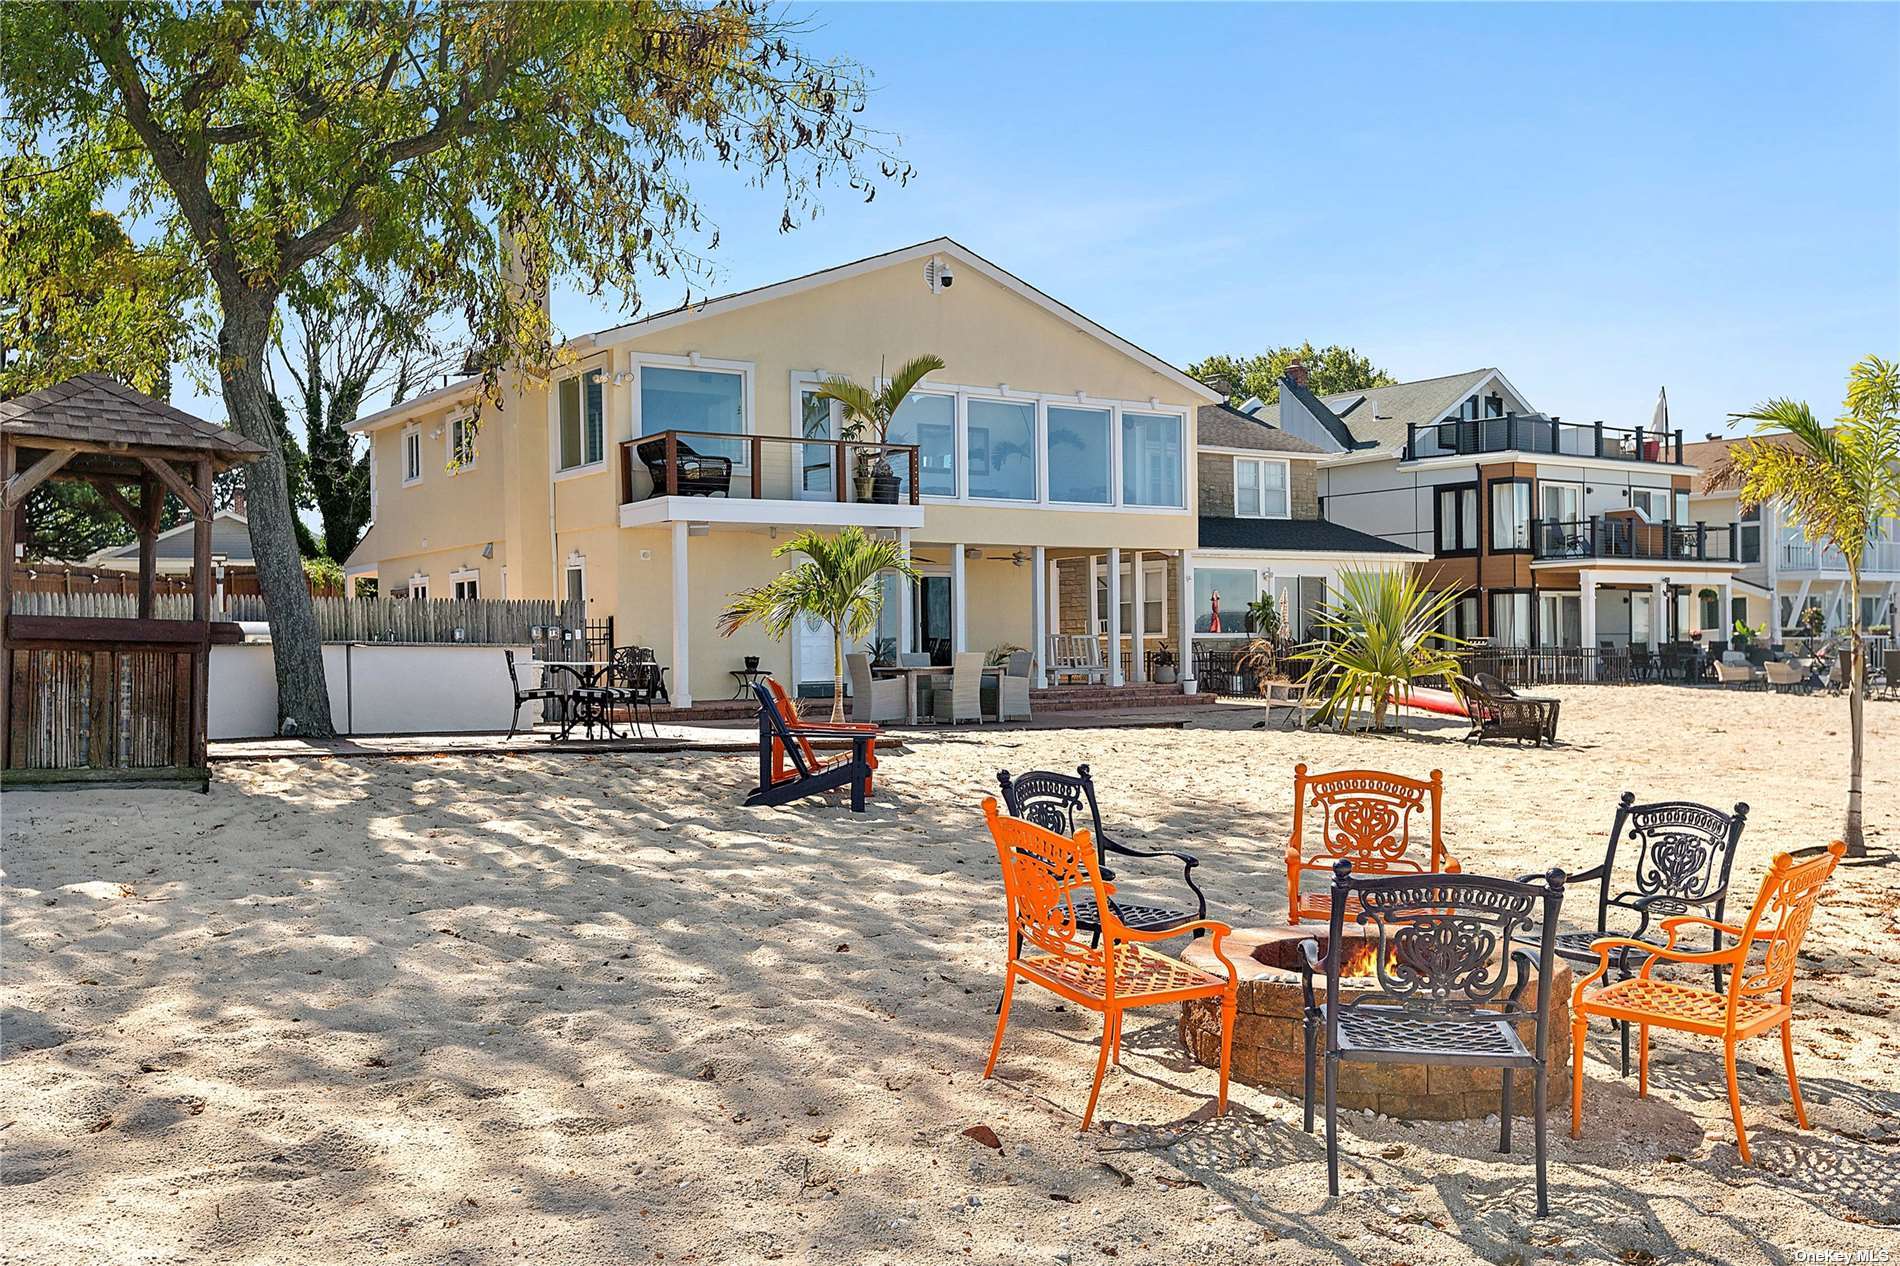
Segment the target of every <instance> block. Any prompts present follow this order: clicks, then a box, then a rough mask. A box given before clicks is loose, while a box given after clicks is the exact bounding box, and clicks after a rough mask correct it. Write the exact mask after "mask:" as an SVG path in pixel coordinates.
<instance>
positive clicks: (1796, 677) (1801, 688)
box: [1762, 659, 1809, 695]
mask: <svg viewBox="0 0 1900 1266" xmlns="http://www.w3.org/2000/svg"><path fill="white" fill-rule="evenodd" d="M1762 672H1763V673H1764V674H1766V676H1767V678H1768V686H1769V688H1770V689H1771V690H1774V691H1775V692H1776V693H1778V694H1784V695H1785V694H1806V693H1808V690H1809V685H1808V674H1807V670H1806V669H1804V668H1802V667H1801V664H1800V662H1799V661H1797V660H1792V659H1771V660H1769V661H1768V662H1767V663H1766V664H1763V665H1762Z"/></svg>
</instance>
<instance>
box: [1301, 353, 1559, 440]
mask: <svg viewBox="0 0 1900 1266" xmlns="http://www.w3.org/2000/svg"><path fill="white" fill-rule="evenodd" d="M1494 375H1495V376H1498V377H1502V375H1499V374H1498V371H1497V370H1495V369H1470V370H1466V371H1465V372H1464V373H1461V374H1446V375H1444V376H1443V377H1439V378H1420V379H1418V380H1417V381H1414V382H1401V383H1394V384H1393V385H1392V386H1390V387H1367V388H1364V389H1363V390H1359V391H1340V392H1335V393H1333V394H1332V395H1326V396H1321V397H1319V399H1320V401H1321V402H1323V403H1324V404H1325V405H1326V407H1327V408H1329V409H1331V410H1332V412H1333V414H1334V415H1335V416H1336V417H1337V418H1338V419H1339V420H1340V421H1341V422H1343V423H1345V425H1346V426H1347V427H1348V428H1349V429H1350V430H1351V432H1352V434H1353V436H1354V437H1355V439H1356V440H1357V441H1358V443H1357V444H1354V445H1352V446H1351V447H1356V448H1366V447H1373V446H1376V447H1379V448H1402V447H1404V445H1405V428H1406V424H1407V423H1415V424H1417V425H1419V426H1425V425H1427V424H1428V423H1432V422H1436V421H1438V419H1440V418H1442V417H1444V416H1445V414H1446V413H1448V412H1450V411H1451V410H1452V409H1455V408H1457V407H1458V404H1459V402H1460V401H1462V400H1464V399H1465V398H1466V397H1468V396H1470V395H1471V393H1472V392H1474V391H1476V390H1478V389H1479V388H1481V387H1483V386H1484V385H1485V383H1486V382H1488V381H1489V380H1490V379H1491V378H1492V377H1493V376H1494ZM1506 385H1507V386H1508V385H1509V384H1506ZM1285 389H1286V388H1285V387H1284V386H1282V387H1281V390H1282V391H1284V390H1285ZM1511 394H1513V395H1517V393H1516V392H1515V391H1513V392H1512V393H1511ZM1519 398H1520V399H1522V397H1521V396H1520V397H1519ZM1527 403H1528V402H1527Z"/></svg>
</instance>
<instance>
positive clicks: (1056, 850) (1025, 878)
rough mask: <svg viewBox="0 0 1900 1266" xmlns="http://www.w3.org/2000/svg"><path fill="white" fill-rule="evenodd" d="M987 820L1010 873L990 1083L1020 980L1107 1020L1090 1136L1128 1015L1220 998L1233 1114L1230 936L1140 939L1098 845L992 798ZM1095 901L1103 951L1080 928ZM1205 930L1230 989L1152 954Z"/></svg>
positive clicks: (1215, 928)
mask: <svg viewBox="0 0 1900 1266" xmlns="http://www.w3.org/2000/svg"><path fill="white" fill-rule="evenodd" d="M983 814H984V816H985V817H987V818H988V819H989V824H990V836H991V838H993V839H994V840H995V841H996V853H997V856H998V857H999V858H1000V859H1001V860H1002V863H1003V892H1004V895H1005V897H1006V898H1007V901H1008V906H1009V935H1008V939H1007V941H1006V944H1007V945H1008V946H1009V969H1008V972H1007V974H1006V975H1005V976H1004V978H1003V1006H1002V1010H1001V1012H1000V1013H999V1014H998V1015H997V1017H996V1040H995V1041H994V1042H992V1043H991V1044H990V1058H989V1062H988V1063H987V1064H985V1065H983V1075H984V1076H985V1077H988V1076H989V1075H990V1073H991V1072H992V1071H994V1070H995V1068H996V1056H997V1054H998V1052H1000V1051H1001V1050H1002V1049H1003V1030H1004V1028H1006V1027H1007V1026H1008V1024H1009V1004H1010V998H1011V996H1012V995H1013V994H1014V992H1015V989H1016V981H1017V978H1018V977H1020V978H1022V979H1024V980H1027V981H1029V982H1030V983H1032V984H1037V985H1041V986H1042V987H1043V988H1044V989H1047V990H1049V991H1050V992H1051V993H1053V994H1056V995H1057V996H1058V997H1061V998H1066V999H1067V1000H1068V1001H1070V1002H1073V1003H1074V1004H1075V1005H1076V1006H1078V1007H1085V1008H1087V1009H1088V1010H1090V1011H1099V1012H1101V1014H1102V1051H1101V1054H1100V1056H1098V1057H1097V1059H1096V1061H1095V1084H1094V1085H1092V1086H1091V1087H1090V1088H1089V1102H1088V1107H1086V1108H1084V1109H1083V1110H1082V1129H1083V1131H1084V1132H1086V1131H1087V1130H1088V1128H1089V1122H1090V1121H1091V1120H1093V1119H1094V1117H1095V1099H1096V1096H1098V1095H1100V1094H1101V1093H1102V1076H1103V1074H1104V1073H1106V1072H1107V1071H1108V1061H1109V1060H1110V1059H1113V1060H1114V1061H1115V1063H1116V1064H1117V1065H1119V1064H1120V1063H1121V1047H1122V1015H1123V1013H1124V1012H1126V1011H1128V1010H1129V1009H1130V1008H1133V1007H1158V1006H1168V1005H1171V1004H1173V1003H1177V1002H1184V1001H1186V1000H1187V999H1189V998H1216V997H1217V998H1219V999H1220V1000H1221V1035H1220V1100H1219V1111H1220V1112H1222V1113H1225V1112H1226V1111H1227V1069H1228V1056H1229V1053H1230V1051H1231V1049H1232V1046H1233V1039H1234V1009H1235V1006H1236V1003H1237V1001H1238V989H1239V978H1238V976H1237V975H1236V973H1235V971H1234V965H1233V963H1232V962H1231V961H1229V959H1228V958H1227V956H1226V955H1225V954H1223V953H1221V948H1220V944H1221V938H1222V937H1224V936H1226V935H1227V934H1228V932H1229V931H1231V929H1230V928H1228V926H1227V925H1226V924H1224V923H1217V922H1215V921H1214V920H1212V919H1197V920H1195V921H1194V922H1192V923H1183V924H1181V925H1180V926H1179V927H1172V928H1167V929H1164V930H1161V931H1156V932H1136V931H1134V930H1132V929H1130V928H1128V927H1127V926H1125V925H1124V924H1123V923H1122V922H1121V920H1119V919H1117V918H1116V917H1115V914H1114V907H1113V906H1112V905H1110V904H1109V900H1108V897H1109V894H1110V893H1111V892H1113V891H1114V890H1115V889H1114V885H1113V884H1109V883H1105V882H1103V880H1102V875H1101V871H1100V870H1098V869H1097V868H1096V865H1095V844H1094V841H1093V840H1092V839H1091V838H1090V836H1089V833H1088V831H1086V830H1081V831H1077V832H1076V833H1075V835H1074V836H1073V837H1071V836H1066V835H1060V834H1057V833H1056V832H1054V831H1050V830H1046V829H1044V828H1043V827H1040V826H1037V825H1036V824H1035V823H1033V822H1026V821H1024V820H1023V819H1021V818H1013V817H1009V816H1008V815H1006V814H1002V813H999V812H998V811H997V807H996V797H994V796H986V797H985V798H984V800H983ZM1088 898H1093V899H1094V902H1095V909H1096V910H1098V911H1100V912H1101V929H1102V930H1101V943H1100V945H1098V946H1095V947H1091V946H1090V944H1089V941H1090V937H1089V935H1088V934H1087V933H1085V932H1083V931H1082V929H1081V928H1080V927H1079V926H1077V922H1076V905H1077V903H1078V902H1079V901H1083V900H1086V899H1088ZM1197 930H1200V931H1205V932H1206V933H1207V934H1208V935H1209V936H1210V937H1211V938H1212V940H1211V942H1210V948H1211V949H1212V950H1213V952H1214V956H1215V957H1216V958H1218V959H1220V961H1221V963H1222V965H1223V966H1225V967H1226V968H1227V979H1225V980H1222V979H1221V978H1220V977H1218V976H1214V975H1211V974H1209V973H1207V972H1204V971H1201V970H1199V969H1197V968H1194V967H1190V966H1188V965H1187V964H1186V963H1183V962H1181V961H1180V960H1178V959H1174V958H1170V957H1169V956H1168V955H1166V954H1163V953H1161V952H1160V951H1159V950H1155V949H1150V948H1149V943H1150V942H1153V941H1165V940H1167V939H1168V938H1169V937H1175V936H1182V935H1185V934H1187V933H1190V932H1194V931H1197Z"/></svg>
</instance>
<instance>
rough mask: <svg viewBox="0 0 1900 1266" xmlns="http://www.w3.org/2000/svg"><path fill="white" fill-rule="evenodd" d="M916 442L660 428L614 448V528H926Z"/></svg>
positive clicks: (920, 464)
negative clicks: (617, 455)
mask: <svg viewBox="0 0 1900 1266" xmlns="http://www.w3.org/2000/svg"><path fill="white" fill-rule="evenodd" d="M921 474H922V463H921V459H920V456H919V452H918V449H917V446H916V445H914V444H861V443H856V442H854V441H849V440H825V439H799V438H794V437H792V436H787V435H732V434H727V433H723V432H716V431H679V430H675V431H660V432H656V433H655V434H652V435H644V436H641V437H640V438H639V439H637V440H628V441H625V442H623V443H622V444H621V445H620V525H621V526H622V527H643V526H646V525H649V524H654V523H668V522H675V521H682V520H684V521H690V522H725V523H765V524H779V523H796V524H812V525H818V526H825V525H843V524H847V523H855V524H858V525H859V526H861V527H887V528H899V527H922V526H923V514H924V512H923V506H922V505H921V504H920V501H919V497H918V488H919V484H920V482H921Z"/></svg>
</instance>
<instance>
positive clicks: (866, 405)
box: [817, 353, 943, 505]
mask: <svg viewBox="0 0 1900 1266" xmlns="http://www.w3.org/2000/svg"><path fill="white" fill-rule="evenodd" d="M942 368H943V358H942V357H941V356H934V355H931V354H930V353H925V354H924V355H922V356H918V357H915V358H914V359H912V360H909V361H906V362H905V363H904V364H903V365H902V366H901V367H900V368H899V369H898V371H897V373H896V374H895V375H894V376H893V377H891V378H888V379H885V381H884V386H883V387H882V389H880V390H877V391H873V390H872V389H871V388H869V387H867V386H865V385H864V384H863V383H858V382H853V381H852V380H851V379H849V378H843V377H838V376H836V375H834V376H832V377H830V378H826V379H825V380H824V381H823V382H821V383H820V384H819V385H818V392H817V395H818V398H819V399H821V400H836V401H837V402H838V403H839V405H840V406H842V407H843V409H844V421H845V426H844V438H845V439H847V440H852V441H857V440H862V439H865V438H866V437H867V436H868V437H869V439H870V443H869V444H867V445H865V446H864V447H862V448H860V449H859V450H858V459H857V469H856V472H855V481H856V484H857V494H858V500H859V501H875V502H878V503H880V504H882V505H895V504H897V494H898V490H899V488H900V487H901V485H902V480H900V479H899V478H898V475H897V472H896V471H894V470H892V469H891V463H890V460H889V458H888V457H887V456H886V455H885V446H886V445H887V444H889V443H890V438H891V419H892V418H894V417H896V416H897V410H898V409H899V408H900V407H902V405H903V403H904V399H905V397H907V396H909V395H910V393H911V392H912V391H914V390H916V388H917V384H918V383H920V382H922V381H923V380H924V376H925V375H926V374H929V373H932V372H934V371H936V370H939V369H942Z"/></svg>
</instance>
